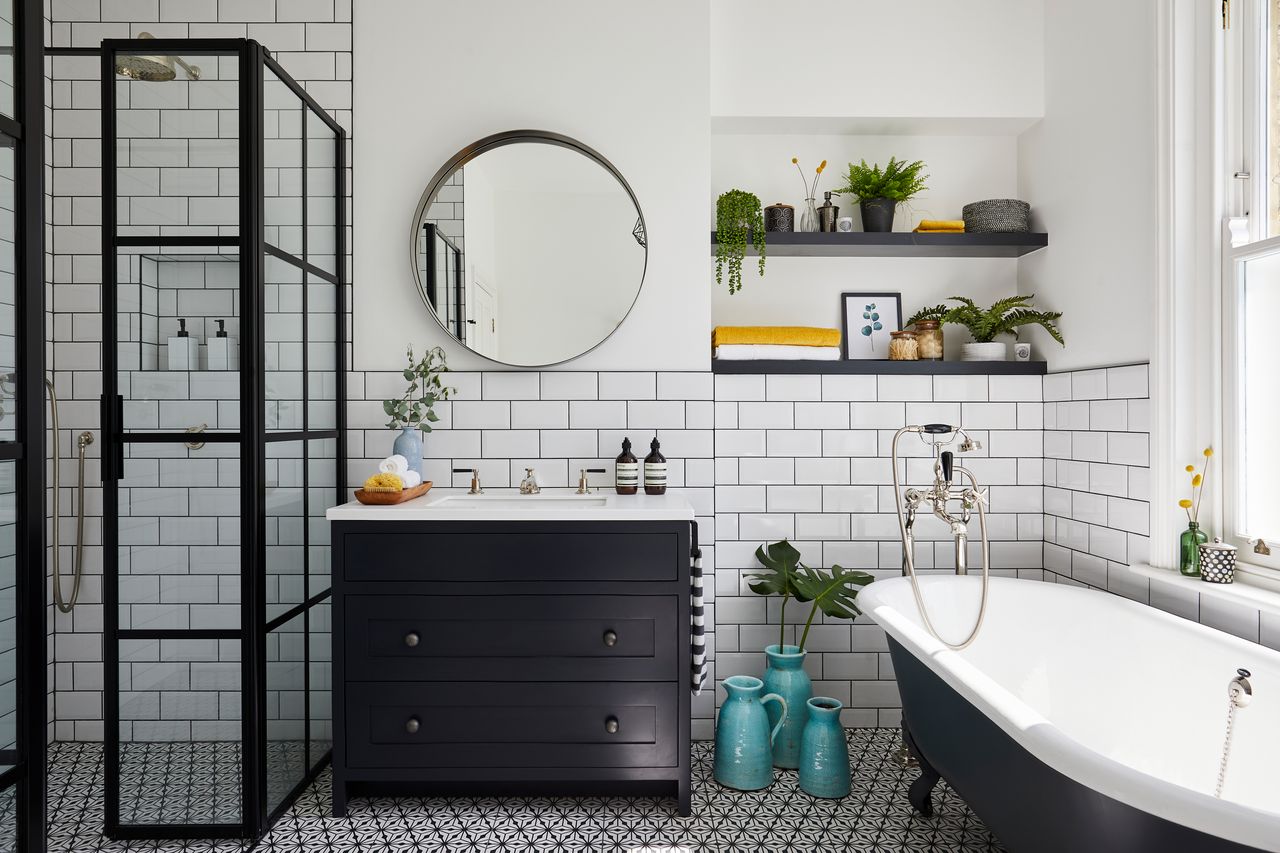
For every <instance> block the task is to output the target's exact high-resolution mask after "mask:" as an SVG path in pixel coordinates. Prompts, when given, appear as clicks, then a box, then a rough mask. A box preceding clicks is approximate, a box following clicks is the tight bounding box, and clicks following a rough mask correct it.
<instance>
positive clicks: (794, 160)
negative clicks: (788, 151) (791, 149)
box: [791, 157, 800, 166]
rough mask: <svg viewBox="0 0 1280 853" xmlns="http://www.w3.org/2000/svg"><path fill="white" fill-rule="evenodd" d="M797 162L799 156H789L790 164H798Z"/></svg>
mask: <svg viewBox="0 0 1280 853" xmlns="http://www.w3.org/2000/svg"><path fill="white" fill-rule="evenodd" d="M799 163H800V158H799V157H792V158H791V165H793V166H795V165H798V164H799Z"/></svg>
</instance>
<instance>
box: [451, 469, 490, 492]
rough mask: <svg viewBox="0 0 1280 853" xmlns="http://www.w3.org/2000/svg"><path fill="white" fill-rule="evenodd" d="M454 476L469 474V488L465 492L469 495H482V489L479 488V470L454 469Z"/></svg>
mask: <svg viewBox="0 0 1280 853" xmlns="http://www.w3.org/2000/svg"><path fill="white" fill-rule="evenodd" d="M453 473H455V474H470V475H471V488H470V489H469V490H468V491H467V494H469V495H483V494H484V489H482V488H480V469H479V468H454V469H453Z"/></svg>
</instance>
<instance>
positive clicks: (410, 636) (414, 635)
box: [404, 631, 422, 649]
mask: <svg viewBox="0 0 1280 853" xmlns="http://www.w3.org/2000/svg"><path fill="white" fill-rule="evenodd" d="M421 639H422V638H421V637H419V636H418V632H417V631H410V632H409V633H407V634H405V635H404V644H405V645H406V646H408V647H409V648H411V649H412V648H414V647H415V646H417V645H418V642H419V641H420V640H421Z"/></svg>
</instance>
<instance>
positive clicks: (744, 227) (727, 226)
mask: <svg viewBox="0 0 1280 853" xmlns="http://www.w3.org/2000/svg"><path fill="white" fill-rule="evenodd" d="M748 236H750V238H751V242H752V245H754V246H755V247H756V252H757V253H758V254H759V255H760V275H764V253H765V243H764V214H763V213H762V212H761V210H760V199H759V198H758V197H757V196H756V195H755V194H754V193H749V192H746V191H745V190H729V191H728V192H726V193H724V194H722V195H721V196H720V198H718V199H716V284H723V283H724V268H725V267H726V266H727V267H728V268H729V292H730V293H737V292H738V291H739V290H741V289H742V259H743V258H744V257H746V254H747V238H748Z"/></svg>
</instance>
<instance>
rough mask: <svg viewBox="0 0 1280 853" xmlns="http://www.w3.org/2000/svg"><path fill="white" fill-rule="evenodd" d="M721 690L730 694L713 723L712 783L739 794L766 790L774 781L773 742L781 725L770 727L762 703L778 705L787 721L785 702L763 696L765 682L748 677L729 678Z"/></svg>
mask: <svg viewBox="0 0 1280 853" xmlns="http://www.w3.org/2000/svg"><path fill="white" fill-rule="evenodd" d="M724 690H725V693H727V694H729V695H728V696H727V697H726V698H725V700H724V704H722V705H721V706H720V716H719V717H718V718H717V720H716V753H715V762H714V771H713V773H714V776H715V780H716V781H717V782H719V783H720V784H721V785H724V786H725V787H726V788H736V789H737V790H739V791H758V790H760V789H761V788H767V787H769V783H770V782H772V781H773V740H774V738H776V737H777V736H778V729H779V728H780V726H781V723H779V724H778V725H777V726H774V727H773V728H772V729H770V728H769V715H768V714H767V713H765V709H764V704H765V703H766V702H776V703H778V704H780V705H781V706H782V719H783V720H786V717H787V703H786V700H785V699H783V698H782V697H781V696H778V695H776V694H773V693H770V694H768V695H767V696H766V695H762V694H764V682H763V681H761V680H760V679H758V678H753V677H752V676H750V675H731V676H729V677H728V678H726V679H725V680H724Z"/></svg>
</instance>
